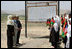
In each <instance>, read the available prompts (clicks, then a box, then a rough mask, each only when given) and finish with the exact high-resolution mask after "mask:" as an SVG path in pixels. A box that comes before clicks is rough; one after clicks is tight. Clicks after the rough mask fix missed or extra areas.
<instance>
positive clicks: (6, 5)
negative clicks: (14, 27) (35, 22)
mask: <svg viewBox="0 0 72 49" xmlns="http://www.w3.org/2000/svg"><path fill="white" fill-rule="evenodd" d="M24 9H25V1H1V10H8V11H18V10H24Z"/></svg>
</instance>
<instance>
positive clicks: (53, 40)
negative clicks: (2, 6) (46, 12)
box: [50, 21, 58, 48]
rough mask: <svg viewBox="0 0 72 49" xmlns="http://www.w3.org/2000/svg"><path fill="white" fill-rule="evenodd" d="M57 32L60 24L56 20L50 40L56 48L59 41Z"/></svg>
mask: <svg viewBox="0 0 72 49" xmlns="http://www.w3.org/2000/svg"><path fill="white" fill-rule="evenodd" d="M57 33H58V24H57V23H56V21H55V23H54V24H53V25H52V26H51V33H50V42H51V44H52V46H53V47H54V48H57V42H58V38H57V37H58V36H57Z"/></svg>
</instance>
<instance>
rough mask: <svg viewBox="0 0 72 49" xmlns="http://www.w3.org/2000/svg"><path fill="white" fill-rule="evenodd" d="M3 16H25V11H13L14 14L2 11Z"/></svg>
mask: <svg viewBox="0 0 72 49" xmlns="http://www.w3.org/2000/svg"><path fill="white" fill-rule="evenodd" d="M1 14H13V15H25V10H19V11H13V12H12V11H4V10H1Z"/></svg>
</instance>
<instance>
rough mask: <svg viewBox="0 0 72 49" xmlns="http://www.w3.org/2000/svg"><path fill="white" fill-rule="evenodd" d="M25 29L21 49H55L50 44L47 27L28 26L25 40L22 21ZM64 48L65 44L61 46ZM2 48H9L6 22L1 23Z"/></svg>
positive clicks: (22, 32)
mask: <svg viewBox="0 0 72 49" xmlns="http://www.w3.org/2000/svg"><path fill="white" fill-rule="evenodd" d="M21 23H22V26H23V29H22V31H21V36H20V43H22V44H23V45H22V46H20V47H19V48H53V47H52V46H51V43H50V42H49V34H50V31H49V30H48V27H46V26H41V25H40V26H35V27H32V26H28V30H27V31H28V38H25V23H24V21H21ZM61 46H62V47H64V45H63V44H61ZM1 48H7V34H6V22H2V23H1Z"/></svg>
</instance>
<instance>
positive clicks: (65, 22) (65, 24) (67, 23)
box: [60, 14, 71, 48]
mask: <svg viewBox="0 0 72 49" xmlns="http://www.w3.org/2000/svg"><path fill="white" fill-rule="evenodd" d="M61 25H62V26H61V27H62V30H61V33H60V35H61V37H62V39H63V43H64V44H65V48H70V47H71V43H70V42H71V14H69V15H67V14H64V16H61Z"/></svg>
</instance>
